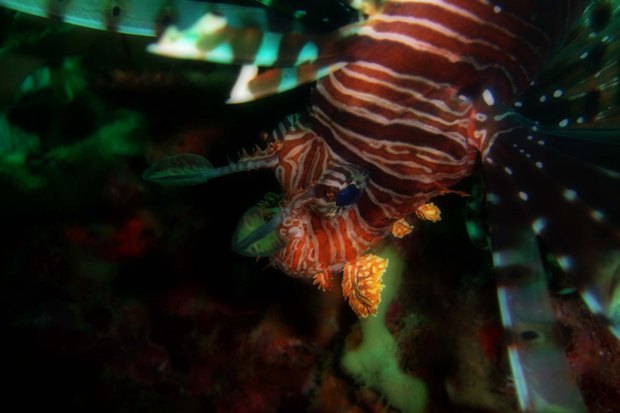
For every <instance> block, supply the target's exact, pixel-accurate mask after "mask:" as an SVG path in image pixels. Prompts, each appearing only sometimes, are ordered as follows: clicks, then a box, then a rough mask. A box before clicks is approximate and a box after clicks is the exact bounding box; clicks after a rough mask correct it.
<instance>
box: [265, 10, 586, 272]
mask: <svg viewBox="0 0 620 413" xmlns="http://www.w3.org/2000/svg"><path fill="white" fill-rule="evenodd" d="M509 3H510V5H504V6H500V5H494V3H493V2H492V1H485V0H389V1H386V2H384V3H383V6H382V8H381V9H380V10H379V11H378V12H377V13H375V14H372V15H371V16H370V17H369V18H368V20H367V21H366V23H365V24H364V25H363V26H362V27H361V28H360V29H359V31H358V33H357V35H356V36H354V37H353V38H352V39H351V41H350V42H349V43H347V47H346V50H343V52H344V53H345V55H346V56H347V58H348V60H349V61H350V62H351V63H349V64H347V65H345V66H344V67H342V68H341V69H340V70H337V71H335V72H333V73H332V74H330V75H329V76H328V77H326V78H324V79H322V80H320V81H319V82H318V83H317V86H316V88H315V90H314V92H313V96H312V101H311V106H310V110H309V114H308V119H307V121H306V122H304V124H303V126H302V125H300V126H299V128H298V129H297V130H295V131H292V132H291V133H289V134H287V135H286V137H285V139H284V141H283V144H284V147H285V149H283V150H282V151H280V160H281V162H280V164H279V166H278V168H277V169H276V172H277V176H278V179H279V180H280V182H281V183H282V185H283V188H284V189H285V191H286V193H287V194H288V196H289V199H288V203H287V204H286V207H285V208H284V210H283V211H284V214H285V220H284V224H283V225H282V228H281V233H282V235H283V236H284V237H285V239H287V240H288V242H287V245H286V247H285V249H284V250H283V251H281V252H280V253H278V254H277V255H276V256H274V258H273V261H274V264H275V265H276V266H278V267H280V268H282V269H283V270H284V271H286V272H288V273H290V274H292V275H304V276H314V275H315V274H316V273H317V272H321V271H334V270H339V269H341V268H342V266H343V265H344V264H345V262H347V261H348V262H351V261H353V260H355V259H356V258H357V257H358V256H359V255H361V254H363V253H364V252H365V251H366V250H367V249H368V248H369V246H371V245H372V243H373V242H375V241H376V240H377V239H378V238H380V237H383V236H385V235H386V234H387V233H388V231H389V228H390V226H391V224H392V223H393V222H394V221H396V220H398V219H400V218H403V217H406V216H407V215H409V214H411V213H412V212H413V211H415V209H416V208H417V207H418V206H420V205H421V204H423V203H425V202H427V201H428V200H429V199H430V198H432V197H434V196H436V195H440V194H442V193H445V192H447V191H448V189H447V188H448V187H449V186H451V185H453V184H455V183H456V182H458V181H459V180H460V179H462V178H463V177H465V176H467V175H468V174H469V173H470V172H471V170H472V168H473V165H474V162H475V160H476V159H477V157H478V151H479V150H480V148H481V147H482V146H483V145H484V142H482V139H481V138H484V133H481V131H479V130H476V129H475V128H477V127H479V126H480V124H481V122H480V121H481V119H484V117H485V116H486V115H485V114H484V113H481V109H486V108H487V106H489V105H491V106H492V105H494V104H495V103H496V101H498V102H503V103H510V102H511V100H512V99H514V97H515V96H516V95H517V94H518V93H520V92H522V91H523V90H524V89H525V88H526V87H527V85H528V84H529V83H530V82H531V81H532V78H533V76H534V75H535V74H536V72H537V71H538V70H540V68H541V67H542V65H543V63H544V61H545V59H546V57H547V55H548V54H549V52H550V51H551V49H552V48H553V47H555V44H556V43H557V42H556V40H555V39H556V38H558V37H561V36H562V35H563V33H564V31H565V30H566V29H567V27H568V23H567V22H568V21H570V17H571V15H572V14H574V13H576V10H577V8H576V4H574V3H576V2H575V1H566V2H563V3H564V4H563V5H561V6H558V8H554V9H553V10H549V11H548V10H546V9H545V7H544V6H542V5H540V4H537V2H534V1H527V0H522V1H518V0H515V1H512V2H509ZM559 9H562V10H559ZM557 13H565V14H566V16H565V17H566V18H565V19H564V20H562V19H559V20H558V19H557ZM551 15H553V16H554V19H555V20H553V21H560V23H561V24H555V25H554V24H547V23H548V21H546V19H545V17H546V16H549V17H550V16H551ZM530 16H531V17H530ZM544 24H546V26H544ZM289 147H290V149H288V148H289ZM339 165H353V166H355V167H357V168H359V169H360V170H363V171H365V172H366V173H367V182H366V183H365V185H364V189H363V194H362V196H361V197H360V199H359V201H358V202H357V203H356V204H355V205H353V206H352V207H350V208H346V209H343V210H342V211H341V213H340V214H336V215H335V216H324V215H321V214H319V213H317V212H316V210H317V209H316V208H313V207H312V205H313V203H316V200H313V198H316V197H317V196H318V195H317V194H316V193H314V192H312V185H313V184H315V183H316V182H317V181H319V180H320V178H321V176H322V175H323V174H324V173H328V172H329V170H330V169H333V168H336V167H338V166H339Z"/></svg>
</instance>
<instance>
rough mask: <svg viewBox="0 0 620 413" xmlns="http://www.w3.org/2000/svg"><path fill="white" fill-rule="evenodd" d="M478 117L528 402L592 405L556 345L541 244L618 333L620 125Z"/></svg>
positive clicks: (504, 304)
mask: <svg viewBox="0 0 620 413" xmlns="http://www.w3.org/2000/svg"><path fill="white" fill-rule="evenodd" d="M478 119H479V122H480V124H479V127H478V130H479V131H480V132H482V131H484V132H483V133H482V135H484V136H485V137H486V146H483V148H482V149H483V151H482V154H483V156H482V163H483V173H484V178H485V184H486V192H487V196H486V197H487V214H488V224H489V232H490V236H491V237H490V240H491V250H492V254H493V263H494V266H495V267H496V271H497V274H498V282H499V286H498V298H499V304H500V310H501V313H502V319H503V321H504V325H505V327H506V329H507V330H508V331H509V332H510V337H511V339H512V345H511V347H510V362H511V365H512V369H513V373H514V375H515V377H516V385H517V392H518V395H519V401H520V403H521V407H522V409H523V410H524V411H546V410H544V409H545V408H544V405H545V404H550V405H553V406H562V407H564V408H568V410H567V411H577V412H580V411H585V408H584V407H583V404H582V401H581V399H580V398H579V396H578V394H579V393H578V391H577V390H576V387H575V385H574V383H572V381H571V380H570V379H569V377H568V373H567V369H566V366H565V361H564V362H563V357H564V356H563V352H562V349H561V347H560V346H559V345H557V344H555V339H554V338H555V337H556V336H557V334H556V329H555V323H554V314H553V312H552V310H551V305H550V299H549V293H548V280H547V277H546V274H545V271H544V268H543V264H542V263H543V259H542V256H541V252H540V251H541V246H542V247H543V248H544V250H545V251H547V252H548V253H549V254H550V255H552V256H553V257H554V258H555V261H556V262H557V264H558V266H559V267H560V268H561V269H562V271H563V272H564V273H565V274H566V276H567V279H568V280H570V282H571V283H572V287H574V289H576V290H577V291H579V293H580V294H581V296H582V298H583V299H584V301H585V302H586V304H587V305H588V306H589V307H590V309H591V310H592V312H593V313H595V314H596V315H598V316H599V317H600V318H601V319H603V320H605V321H606V322H607V323H608V325H609V327H610V329H611V331H612V332H613V333H614V334H615V335H616V336H617V337H619V338H620V329H619V326H620V270H619V269H620V163H619V162H618V159H620V130H619V129H609V130H607V129H592V130H586V129H567V128H562V127H548V128H543V127H541V126H538V125H536V124H534V123H531V122H527V121H525V120H524V119H523V118H522V117H520V116H519V115H517V114H514V113H511V112H506V113H504V114H502V115H498V116H494V117H491V116H488V117H487V118H486V120H483V119H484V117H479V118H478ZM551 372H553V377H550V376H549V374H551ZM547 383H552V385H547Z"/></svg>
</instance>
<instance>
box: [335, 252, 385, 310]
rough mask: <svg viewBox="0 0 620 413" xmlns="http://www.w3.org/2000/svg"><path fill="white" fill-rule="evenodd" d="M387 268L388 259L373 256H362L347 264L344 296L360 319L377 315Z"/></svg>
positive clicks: (343, 284) (343, 288) (343, 287)
mask: <svg viewBox="0 0 620 413" xmlns="http://www.w3.org/2000/svg"><path fill="white" fill-rule="evenodd" d="M387 266H388V260H387V259H385V258H381V257H379V256H377V255H373V254H366V255H362V256H361V257H359V258H358V259H357V260H356V261H355V262H353V263H347V264H345V266H344V271H343V274H342V294H343V295H344V297H345V299H347V300H348V301H349V305H350V306H351V308H352V309H353V311H354V312H355V314H357V316H358V317H360V318H365V317H368V316H369V315H376V314H377V310H378V307H379V303H380V302H381V290H383V287H384V285H383V284H382V283H381V278H382V277H383V274H384V273H385V270H386V269H387Z"/></svg>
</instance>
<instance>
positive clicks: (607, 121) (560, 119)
mask: <svg viewBox="0 0 620 413" xmlns="http://www.w3.org/2000/svg"><path fill="white" fill-rule="evenodd" d="M618 56H620V1H618V0H595V1H592V2H591V4H590V6H588V8H587V9H586V10H585V12H584V13H583V15H582V16H581V18H580V20H579V22H578V24H577V25H576V26H575V28H574V29H573V31H572V32H571V33H570V34H569V36H568V38H567V42H566V44H565V45H564V46H563V47H562V48H561V49H560V50H559V52H558V53H557V54H556V55H555V57H554V58H553V59H552V60H551V61H550V62H549V63H548V64H547V65H546V67H545V69H544V70H543V72H542V73H541V74H540V75H539V76H538V77H537V79H536V81H535V82H534V84H533V85H532V86H531V87H530V88H529V89H528V90H527V92H526V93H525V94H524V95H523V96H521V97H519V99H518V100H517V101H516V102H515V109H516V110H517V111H519V112H520V113H521V114H523V115H525V116H527V117H528V118H531V119H535V120H537V121H539V122H540V123H543V124H547V125H555V126H559V127H572V128H575V127H579V128H582V127H596V128H600V127H605V126H613V125H618V124H620V60H619V59H618Z"/></svg>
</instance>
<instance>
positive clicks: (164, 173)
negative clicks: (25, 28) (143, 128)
mask: <svg viewBox="0 0 620 413" xmlns="http://www.w3.org/2000/svg"><path fill="white" fill-rule="evenodd" d="M98 3H102V4H98ZM103 3H104V4H103ZM159 3H161V4H160V5H159V8H157V7H153V6H151V7H146V6H144V7H143V4H146V2H139V1H106V2H84V1H77V0H74V1H62V0H57V1H53V0H48V1H42V0H41V1H23V2H16V1H6V0H0V5H5V6H8V7H11V8H14V9H18V10H21V11H25V12H29V13H33V14H40V15H52V16H60V17H62V18H64V19H65V20H66V21H69V22H71V23H74V24H82V25H86V26H89V27H94V28H103V29H110V30H116V31H121V32H125V33H130V34H142V35H154V34H156V33H160V32H162V31H163V25H170V27H168V28H167V29H165V31H163V35H161V36H160V38H159V40H158V41H157V43H156V44H154V45H152V46H151V47H150V51H152V52H154V53H158V54H161V55H166V56H171V57H177V58H188V59H198V60H206V61H211V62H218V63H226V64H239V65H242V68H241V71H240V74H239V78H238V79H237V82H236V83H235V85H234V87H233V89H232V92H231V95H230V99H229V102H231V103H240V102H245V101H250V100H254V99H258V98H261V97H264V96H268V95H272V94H275V93H280V92H283V91H286V90H289V89H292V88H295V87H297V86H299V85H302V84H305V83H309V82H316V83H315V85H314V87H313V89H312V92H311V97H310V103H309V106H308V109H307V111H306V112H305V113H303V114H295V115H291V116H290V117H289V118H287V119H285V120H284V121H283V122H281V124H280V125H278V127H276V128H275V130H274V131H273V132H272V133H271V139H270V141H269V143H268V145H267V147H266V148H257V149H256V150H255V151H253V152H252V153H244V154H243V155H242V156H241V157H240V159H239V160H238V161H236V162H232V163H230V164H228V165H225V166H222V167H213V166H212V165H211V164H210V163H209V162H208V161H207V160H206V159H204V158H202V157H201V156H199V155H195V154H184V155H177V156H171V157H168V158H164V159H162V160H161V161H159V162H157V163H155V164H154V165H152V166H151V167H150V168H149V169H148V170H147V171H146V172H145V173H144V177H145V178H146V179H148V180H151V181H156V182H163V183H174V184H197V183H203V182H206V181H208V180H210V179H213V178H215V177H219V176H223V175H226V174H231V173H237V172H242V171H252V170H258V169H272V170H274V172H275V175H276V177H277V180H278V181H279V183H280V185H281V187H282V191H283V196H282V198H280V199H277V200H276V201H273V200H271V202H263V203H261V204H259V205H257V206H255V207H253V208H251V209H250V210H249V211H248V212H247V213H246V214H245V215H244V216H243V218H242V219H241V223H240V224H239V227H238V229H237V231H236V233H235V234H234V236H233V246H234V248H235V249H236V250H237V251H238V252H239V253H241V254H244V255H249V256H256V257H269V258H270V262H271V264H272V265H273V266H274V267H277V268H279V269H281V270H282V271H283V272H285V273H286V274H289V275H291V276H296V277H304V278H311V279H313V280H314V283H315V284H317V285H318V287H319V288H321V289H328V288H330V285H331V283H332V279H333V277H334V276H335V275H337V274H339V273H342V274H343V275H342V287H343V294H344V296H345V298H346V299H348V301H349V303H350V305H351V307H352V309H353V310H354V311H355V312H356V313H357V314H358V316H360V317H366V316H368V315H371V314H374V313H375V312H376V309H377V305H378V304H379V301H380V292H381V289H382V284H381V275H382V274H383V272H384V271H385V270H386V267H387V262H386V260H385V259H383V258H381V257H379V256H376V255H374V254H372V253H371V252H370V251H371V250H372V247H373V246H374V245H375V244H377V242H378V241H379V240H381V239H383V238H386V237H389V236H392V235H393V236H396V237H402V236H404V235H406V234H407V233H409V232H410V231H411V229H412V222H413V221H414V220H418V219H428V220H432V221H435V220H438V219H439V218H440V211H439V210H438V208H437V207H436V206H435V205H434V204H433V203H432V200H433V199H434V198H436V197H438V196H441V195H444V194H448V193H452V192H457V193H458V191H455V190H453V189H450V188H452V187H453V186H454V185H455V184H457V183H458V182H459V181H461V180H462V179H463V178H465V177H467V176H469V175H471V174H472V173H474V172H475V171H479V170H481V171H482V175H483V177H484V185H485V192H486V196H485V201H486V215H487V225H488V233H489V240H490V248H491V251H492V261H493V264H494V266H495V272H496V276H497V281H498V288H497V296H498V300H499V305H500V310H501V316H502V321H503V323H504V326H505V327H506V329H507V330H508V331H509V333H510V334H509V335H510V340H511V345H510V348H509V359H510V363H511V367H512V370H513V374H514V377H515V384H516V390H517V394H518V397H519V403H520V406H521V408H522V409H523V410H524V411H548V410H549V408H551V407H552V408H558V409H560V408H564V409H566V410H567V411H585V407H584V405H583V401H582V400H581V398H580V396H579V392H578V391H576V389H575V384H574V383H573V382H572V381H571V379H570V378H569V374H568V371H567V367H566V365H565V363H564V362H563V357H564V355H563V353H562V351H561V350H560V349H559V347H558V346H556V345H554V342H553V336H554V332H553V329H554V324H553V319H554V317H553V312H552V310H551V305H550V301H549V296H548V293H547V279H546V271H548V269H547V268H546V267H547V265H548V264H547V262H546V261H545V257H547V256H551V257H553V261H554V265H556V266H559V267H560V268H561V269H562V271H564V273H565V274H566V275H567V277H569V278H570V280H571V282H572V285H573V286H574V288H575V289H576V290H578V291H579V293H580V294H581V296H582V298H583V300H584V301H585V302H586V304H587V305H588V306H589V307H590V309H591V310H592V311H593V312H594V313H595V314H596V315H598V316H600V317H601V318H602V319H603V320H605V321H606V322H608V323H609V326H610V328H611V330H612V332H613V333H614V334H615V335H616V336H620V327H618V324H617V322H618V320H619V319H620V306H619V302H620V285H618V279H620V256H619V255H618V253H619V252H620V231H619V230H618V226H619V224H620V221H619V220H620V209H619V206H620V190H619V189H620V161H619V160H618V155H620V150H619V149H620V147H619V143H620V138H619V136H618V135H620V129H618V128H617V126H614V125H617V124H618V123H619V122H618V121H619V120H620V60H618V56H620V41H619V40H620V39H618V33H619V31H618V29H619V27H618V26H619V25H620V2H617V1H612V0H595V1H585V0H564V1H560V0H556V1H552V0H544V1H535V0H513V1H502V0H349V1H348V2H347V3H348V6H349V7H350V8H352V9H354V10H357V11H359V18H357V19H352V21H351V22H350V23H348V24H346V25H344V26H342V27H339V28H336V29H335V30H331V31H316V30H311V29H310V28H308V25H307V24H304V20H303V16H304V13H303V12H302V11H301V10H296V9H295V7H292V8H291V9H290V14H291V17H292V20H291V24H289V25H287V26H286V28H285V29H283V28H281V27H282V26H280V27H277V25H273V21H274V20H272V19H271V18H270V14H269V9H270V8H279V9H280V11H281V10H283V9H286V7H287V3H286V2H285V1H282V0H280V1H276V0H270V1H267V0H265V1H262V2H261V3H264V5H265V6H267V8H256V7H244V6H236V5H225V4H223V5H221V4H205V3H196V2H188V1H162V2H159ZM97 4H98V5H97ZM79 6H83V7H82V8H80V7H79ZM85 9H88V10H90V14H88V13H86V14H88V15H87V16H84V13H85V12H84V10H85ZM196 10H200V15H202V17H200V18H199V19H198V20H197V22H195V23H194V24H193V25H191V26H190V27H187V28H185V29H182V30H181V29H179V28H178V26H183V25H184V24H185V23H186V22H187V20H188V19H189V20H191V19H192V17H194V18H195V17H198V14H197V13H196ZM181 16H182V17H183V19H184V22H185V23H184V24H181V23H180V22H181V20H182V19H181ZM175 25H177V26H175ZM614 127H615V129H614ZM541 248H544V251H546V253H545V254H544V255H543V254H542V253H541Z"/></svg>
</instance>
